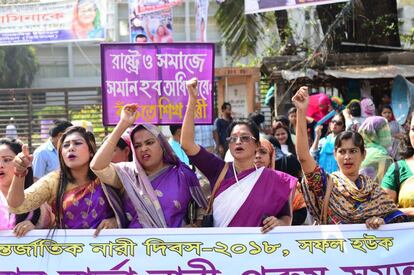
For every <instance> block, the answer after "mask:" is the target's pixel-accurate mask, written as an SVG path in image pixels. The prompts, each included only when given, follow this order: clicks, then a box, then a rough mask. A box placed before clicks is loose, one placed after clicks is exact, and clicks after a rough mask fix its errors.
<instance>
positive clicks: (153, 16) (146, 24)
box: [128, 0, 183, 43]
mask: <svg viewBox="0 0 414 275" xmlns="http://www.w3.org/2000/svg"><path fill="white" fill-rule="evenodd" d="M182 3H183V1H182V0H177V1H173V0H172V1H168V0H167V1H163V0H155V1H150V0H129V2H128V4H129V6H128V7H129V8H128V9H129V28H130V42H137V43H149V42H153V43H171V42H173V24H172V22H173V20H172V10H171V8H172V7H174V6H177V5H180V4H182Z"/></svg>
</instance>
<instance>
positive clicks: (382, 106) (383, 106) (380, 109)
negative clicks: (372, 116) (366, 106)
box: [379, 105, 394, 115]
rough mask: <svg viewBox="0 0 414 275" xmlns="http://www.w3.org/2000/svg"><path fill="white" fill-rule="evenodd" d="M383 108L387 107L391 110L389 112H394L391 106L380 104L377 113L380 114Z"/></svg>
mask: <svg viewBox="0 0 414 275" xmlns="http://www.w3.org/2000/svg"><path fill="white" fill-rule="evenodd" d="M384 109H389V110H391V113H394V111H393V110H392V107H391V106H390V105H381V106H380V108H379V114H380V115H381V113H382V112H383V111H384Z"/></svg>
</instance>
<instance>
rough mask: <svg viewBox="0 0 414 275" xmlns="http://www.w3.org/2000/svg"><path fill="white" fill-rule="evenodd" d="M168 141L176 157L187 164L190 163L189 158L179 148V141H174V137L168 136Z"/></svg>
mask: <svg viewBox="0 0 414 275" xmlns="http://www.w3.org/2000/svg"><path fill="white" fill-rule="evenodd" d="M168 143H169V144H170V145H171V147H172V149H173V151H174V153H175V154H176V155H177V157H178V158H179V159H180V160H181V161H182V162H184V163H185V164H187V165H190V160H189V159H188V157H187V155H186V154H185V152H184V150H183V148H181V145H180V143H178V142H177V141H175V140H174V139H172V138H170V139H169V140H168Z"/></svg>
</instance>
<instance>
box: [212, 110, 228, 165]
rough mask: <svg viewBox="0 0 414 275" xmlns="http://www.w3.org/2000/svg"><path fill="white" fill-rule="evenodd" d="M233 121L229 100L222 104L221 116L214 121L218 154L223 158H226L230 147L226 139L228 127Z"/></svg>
mask: <svg viewBox="0 0 414 275" xmlns="http://www.w3.org/2000/svg"><path fill="white" fill-rule="evenodd" d="M232 121H233V117H232V116H231V105H230V103H228V102H224V103H223V105H221V117H220V118H217V119H216V121H215V122H214V126H215V131H214V132H213V134H214V141H215V142H216V151H217V154H218V155H219V156H221V157H222V158H224V154H225V153H226V151H227V149H228V144H227V140H226V138H227V128H228V127H229V126H230V124H231V122H232Z"/></svg>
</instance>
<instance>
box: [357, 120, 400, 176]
mask: <svg viewBox="0 0 414 275" xmlns="http://www.w3.org/2000/svg"><path fill="white" fill-rule="evenodd" d="M358 132H359V133H360V134H361V136H362V137H363V139H364V143H365V150H366V155H365V159H364V161H363V162H362V163H361V169H360V173H361V174H363V175H365V176H368V177H371V178H372V179H374V180H375V181H377V182H381V181H382V178H383V177H384V174H385V172H386V171H387V169H388V167H389V166H390V165H391V164H392V162H393V159H392V157H391V156H390V155H389V154H388V150H387V149H388V148H389V147H390V146H391V144H392V140H391V131H390V128H389V126H388V122H387V120H386V119H385V118H383V117H380V116H370V117H367V118H366V119H365V121H364V123H362V125H361V126H360V128H359V131H358Z"/></svg>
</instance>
